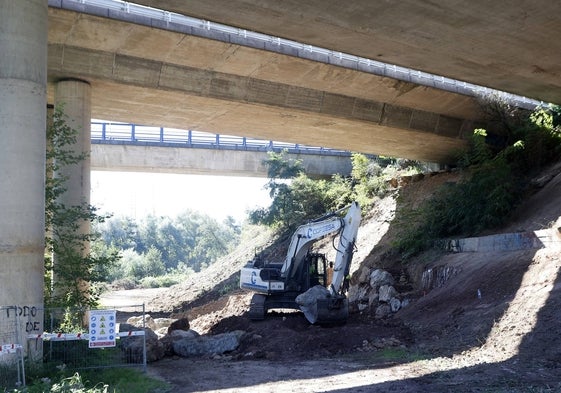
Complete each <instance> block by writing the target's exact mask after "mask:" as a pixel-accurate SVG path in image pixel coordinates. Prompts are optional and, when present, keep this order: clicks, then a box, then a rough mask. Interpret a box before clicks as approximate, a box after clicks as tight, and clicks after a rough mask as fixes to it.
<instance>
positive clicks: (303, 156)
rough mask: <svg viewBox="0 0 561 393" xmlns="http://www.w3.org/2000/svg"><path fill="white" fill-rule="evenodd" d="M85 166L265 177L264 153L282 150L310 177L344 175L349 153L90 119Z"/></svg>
mask: <svg viewBox="0 0 561 393" xmlns="http://www.w3.org/2000/svg"><path fill="white" fill-rule="evenodd" d="M91 128H92V134H91V135H92V145H91V166H90V167H91V170H94V171H95V170H98V171H121V172H156V173H182V174H198V175H218V176H240V177H267V167H266V165H265V164H264V161H265V160H266V159H267V158H268V153H269V152H276V153H280V152H281V151H286V152H287V158H288V159H291V160H299V161H300V162H301V163H302V167H303V168H304V170H305V172H306V174H307V175H308V176H309V177H312V178H329V177H331V176H332V175H333V174H340V175H343V176H347V175H350V173H351V170H352V162H351V152H348V151H344V150H338V149H326V148H323V147H313V146H306V145H299V144H292V143H284V142H275V141H264V140H260V139H253V138H247V137H237V136H230V135H220V134H208V133H203V132H199V131H190V130H176V129H166V128H164V127H159V128H155V127H146V126H138V125H135V124H123V123H106V122H92V124H91Z"/></svg>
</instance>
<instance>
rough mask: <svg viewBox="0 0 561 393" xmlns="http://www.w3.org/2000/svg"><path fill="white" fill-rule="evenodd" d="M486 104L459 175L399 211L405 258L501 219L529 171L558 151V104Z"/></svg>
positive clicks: (461, 160)
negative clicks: (485, 117) (484, 119)
mask: <svg viewBox="0 0 561 393" xmlns="http://www.w3.org/2000/svg"><path fill="white" fill-rule="evenodd" d="M486 110H487V112H488V114H490V115H491V117H490V121H489V124H490V127H489V128H490V132H488V131H487V130H484V129H476V130H475V131H474V133H473V135H472V137H471V140H470V146H469V149H467V150H466V151H465V152H463V153H462V154H461V155H460V157H459V159H458V166H459V169H460V170H461V175H462V177H461V180H460V181H459V182H457V183H453V184H445V185H443V186H442V187H441V188H440V189H439V190H437V192H435V194H434V196H433V197H432V198H430V199H428V200H427V201H426V202H425V203H424V204H423V205H422V206H421V207H420V208H418V209H416V210H412V209H406V210H403V211H401V220H400V222H401V223H402V224H403V225H400V224H399V223H398V225H397V226H398V228H400V234H399V240H398V241H397V242H396V244H395V245H396V247H397V248H398V250H399V251H401V252H402V253H403V256H404V257H405V258H407V257H408V256H411V255H414V254H416V253H418V252H420V251H423V250H425V249H427V248H430V247H432V246H433V244H434V243H435V241H436V240H438V239H443V238H452V237H459V236H474V235H477V234H478V233H481V232H482V231H483V230H485V229H492V228H496V227H498V226H499V225H501V224H504V222H505V221H506V220H507V219H508V217H509V215H510V212H511V211H512V210H513V209H514V208H515V207H516V206H517V204H518V203H519V202H520V201H521V200H522V198H523V196H524V195H525V192H526V191H527V189H528V184H529V179H530V178H531V176H533V175H534V174H535V173H537V171H539V170H540V169H541V168H542V167H543V166H545V165H547V164H550V163H551V162H553V161H554V160H558V159H559V158H560V157H561V126H560V122H559V120H560V118H561V117H560V109H559V107H550V108H538V109H536V110H535V111H533V112H527V111H522V110H520V109H518V108H512V107H510V106H508V105H506V104H504V103H500V102H490V103H487V106H486ZM405 223H407V224H405ZM411 223H416V225H411Z"/></svg>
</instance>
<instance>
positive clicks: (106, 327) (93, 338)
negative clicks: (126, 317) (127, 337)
mask: <svg viewBox="0 0 561 393" xmlns="http://www.w3.org/2000/svg"><path fill="white" fill-rule="evenodd" d="M115 316H116V311H115V310H90V318H89V322H90V324H89V325H90V339H89V347H90V348H106V347H114V346H115V338H116V337H117V334H116V331H115V329H116V327H117V324H116V318H115Z"/></svg>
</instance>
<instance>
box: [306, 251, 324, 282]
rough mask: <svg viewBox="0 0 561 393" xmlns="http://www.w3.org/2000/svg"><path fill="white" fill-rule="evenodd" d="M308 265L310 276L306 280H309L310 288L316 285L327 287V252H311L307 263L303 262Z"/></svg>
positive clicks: (307, 257) (307, 256)
mask: <svg viewBox="0 0 561 393" xmlns="http://www.w3.org/2000/svg"><path fill="white" fill-rule="evenodd" d="M303 265H304V266H305V267H307V271H308V277H307V279H306V280H304V282H307V288H304V290H308V289H310V288H311V287H314V286H316V285H321V286H322V287H326V288H327V285H326V283H327V261H326V259H325V254H319V253H310V254H308V255H306V263H304V264H303Z"/></svg>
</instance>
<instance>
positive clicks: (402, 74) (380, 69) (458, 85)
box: [48, 0, 544, 109]
mask: <svg viewBox="0 0 561 393" xmlns="http://www.w3.org/2000/svg"><path fill="white" fill-rule="evenodd" d="M48 2H49V7H55V8H62V9H68V10H72V11H76V12H82V13H87V14H92V15H98V16H103V17H106V18H111V19H116V20H123V21H129V22H131V23H136V24H142V25H147V26H151V27H156V28H159V29H164V30H170V31H176V32H180V33H183V34H191V35H195V36H201V37H206V38H211V39H214V40H218V41H223V42H228V43H232V44H237V45H242V46H247V47H252V48H257V49H263V50H268V51H272V52H276V53H282V54H285V55H288V56H295V57H299V58H304V59H308V60H313V61H318V62H322V63H327V64H333V65H336V66H339V67H344V68H349V69H354V70H358V71H362V72H367V73H371V74H374V75H379V76H385V77H390V78H394V79H398V80H402V81H406V82H411V83H416V84H419V85H423V86H429V87H434V88H437V89H441V90H446V91H450V92H453V93H458V94H464V95H469V96H476V97H481V96H484V97H486V96H493V97H498V98H500V99H502V100H504V101H506V102H509V103H510V104H512V105H516V106H519V107H522V108H526V109H534V108H536V107H537V106H540V105H543V104H544V103H543V102H541V101H538V100H534V99H531V98H527V97H523V96H519V95H516V94H511V93H506V92H502V91H499V90H495V89H490V88H488V87H483V86H478V85H475V84H472V83H468V82H463V81H459V80H455V79H451V78H446V77H443V76H439V75H434V74H430V73H427V72H423V71H419V70H413V69H410V68H406V67H400V66H397V65H393V64H387V63H383V62H380V61H378V60H373V59H368V58H364V57H360V56H355V55H351V54H348V53H343V52H338V51H333V50H330V49H327V48H321V47H317V46H314V45H309V44H304V43H301V42H296V41H292V40H287V39H284V38H280V37H274V36H270V35H267V34H262V33H257V32H254V31H250V30H246V29H240V28H236V27H232V26H227V25H223V24H220V23H215V22H210V21H207V20H204V19H198V18H193V17H189V16H186V15H181V14H178V13H174V12H169V11H165V10H161V9H156V8H152V7H146V6H142V5H138V4H134V3H131V2H127V1H120V0H48Z"/></svg>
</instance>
